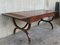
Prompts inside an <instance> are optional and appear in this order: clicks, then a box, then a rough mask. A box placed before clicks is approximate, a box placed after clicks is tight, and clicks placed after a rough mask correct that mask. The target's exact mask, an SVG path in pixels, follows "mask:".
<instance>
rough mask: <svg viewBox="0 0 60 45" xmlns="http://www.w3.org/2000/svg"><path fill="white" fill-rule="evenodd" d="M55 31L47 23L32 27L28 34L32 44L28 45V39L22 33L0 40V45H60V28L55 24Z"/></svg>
mask: <svg viewBox="0 0 60 45" xmlns="http://www.w3.org/2000/svg"><path fill="white" fill-rule="evenodd" d="M53 25H54V29H53V30H52V29H51V26H50V25H49V24H47V23H44V24H40V25H39V26H35V27H32V28H31V29H30V30H29V31H28V32H29V36H30V37H31V43H30V44H28V40H27V37H26V35H25V33H23V32H22V31H20V32H18V33H16V35H13V34H11V35H9V36H7V37H5V38H1V39H0V45H60V26H59V25H57V24H55V23H54V24H53Z"/></svg>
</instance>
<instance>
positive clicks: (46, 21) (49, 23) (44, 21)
mask: <svg viewBox="0 0 60 45" xmlns="http://www.w3.org/2000/svg"><path fill="white" fill-rule="evenodd" d="M52 20H53V18H52V19H51V20H49V21H48V20H43V19H41V20H40V21H39V22H38V26H39V23H40V22H41V21H44V22H48V23H49V24H50V25H51V27H52V29H53V24H52V23H51V21H52Z"/></svg>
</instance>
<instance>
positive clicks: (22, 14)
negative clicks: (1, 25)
mask: <svg viewBox="0 0 60 45" xmlns="http://www.w3.org/2000/svg"><path fill="white" fill-rule="evenodd" d="M54 12H55V11H52V10H32V11H20V12H11V13H3V14H2V15H6V16H10V17H13V18H18V19H25V18H29V17H34V16H41V15H45V14H50V13H54Z"/></svg>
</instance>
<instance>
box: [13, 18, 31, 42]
mask: <svg viewBox="0 0 60 45" xmlns="http://www.w3.org/2000/svg"><path fill="white" fill-rule="evenodd" d="M13 23H14V25H15V27H16V28H14V31H13V34H15V32H16V29H20V30H22V31H23V32H24V33H25V34H26V35H27V38H28V41H29V43H30V41H31V40H30V37H29V36H28V30H29V29H30V27H31V23H28V22H27V23H26V25H25V26H24V27H22V28H21V27H19V26H18V25H17V24H16V21H15V19H14V18H13ZM27 26H28V28H27V29H25V28H26V27H27Z"/></svg>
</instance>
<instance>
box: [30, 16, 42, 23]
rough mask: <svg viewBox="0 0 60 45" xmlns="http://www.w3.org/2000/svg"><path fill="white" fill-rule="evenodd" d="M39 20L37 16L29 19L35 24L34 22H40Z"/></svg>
mask: <svg viewBox="0 0 60 45" xmlns="http://www.w3.org/2000/svg"><path fill="white" fill-rule="evenodd" d="M40 19H41V18H40V17H39V16H34V17H31V18H30V22H35V21H38V20H40Z"/></svg>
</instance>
